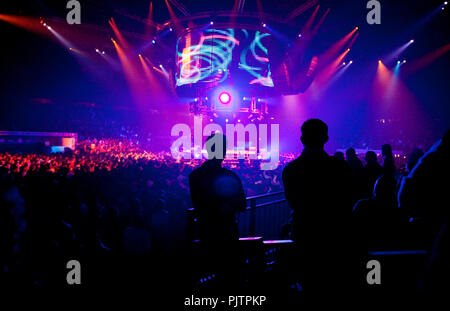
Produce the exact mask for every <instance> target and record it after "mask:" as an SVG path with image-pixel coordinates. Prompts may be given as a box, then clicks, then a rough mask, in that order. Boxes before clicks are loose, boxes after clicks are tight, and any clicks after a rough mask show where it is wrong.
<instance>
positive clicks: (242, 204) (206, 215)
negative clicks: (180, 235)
mask: <svg viewBox="0 0 450 311" xmlns="http://www.w3.org/2000/svg"><path fill="white" fill-rule="evenodd" d="M206 149H207V151H208V160H207V161H206V162H204V163H203V164H202V165H201V166H200V167H198V168H196V169H195V170H194V171H192V173H191V174H190V175H189V186H190V192H191V198H192V204H193V207H194V215H195V217H196V218H197V219H198V226H199V228H198V229H199V238H200V244H201V245H202V247H204V248H211V249H215V248H216V247H217V248H222V249H223V248H224V245H228V246H229V245H230V244H233V242H235V241H238V239H239V232H238V226H237V223H236V213H237V212H239V211H243V210H245V209H246V198H245V193H244V189H243V187H242V183H241V181H240V179H239V177H238V176H237V175H236V174H235V173H234V172H232V171H231V170H229V169H226V168H223V167H222V161H223V160H224V158H225V155H226V149H227V142H226V137H225V136H224V135H223V134H219V133H215V134H213V135H211V136H209V137H208V139H207V140H206Z"/></svg>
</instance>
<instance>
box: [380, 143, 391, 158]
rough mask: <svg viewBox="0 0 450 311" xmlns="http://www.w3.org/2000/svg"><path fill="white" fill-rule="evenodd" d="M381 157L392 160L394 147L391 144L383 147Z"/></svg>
mask: <svg viewBox="0 0 450 311" xmlns="http://www.w3.org/2000/svg"><path fill="white" fill-rule="evenodd" d="M381 155H382V156H383V157H385V158H392V147H391V145H389V144H384V145H382V146H381Z"/></svg>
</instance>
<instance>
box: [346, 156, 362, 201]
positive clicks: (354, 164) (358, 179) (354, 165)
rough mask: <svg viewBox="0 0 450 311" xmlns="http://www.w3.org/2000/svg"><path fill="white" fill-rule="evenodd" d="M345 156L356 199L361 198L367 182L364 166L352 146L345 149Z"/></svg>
mask: <svg viewBox="0 0 450 311" xmlns="http://www.w3.org/2000/svg"><path fill="white" fill-rule="evenodd" d="M345 157H346V161H347V164H348V165H349V166H350V169H351V170H352V178H353V184H354V185H355V192H356V196H357V198H356V199H362V198H364V197H365V194H366V193H365V190H366V189H365V187H364V186H365V184H366V183H367V180H366V176H365V174H364V173H365V171H364V166H363V164H362V162H361V160H360V159H359V158H358V156H357V155H356V151H355V149H353V148H348V149H347V150H346V151H345Z"/></svg>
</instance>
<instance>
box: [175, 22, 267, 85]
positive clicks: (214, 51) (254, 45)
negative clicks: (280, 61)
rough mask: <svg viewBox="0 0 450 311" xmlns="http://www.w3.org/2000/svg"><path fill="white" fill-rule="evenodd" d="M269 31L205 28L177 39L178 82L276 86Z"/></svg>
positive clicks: (185, 83)
mask: <svg viewBox="0 0 450 311" xmlns="http://www.w3.org/2000/svg"><path fill="white" fill-rule="evenodd" d="M269 37H270V34H268V33H263V32H260V31H254V30H246V29H231V28H228V29H211V28H208V29H203V30H198V31H193V32H190V33H187V34H185V35H183V36H182V37H180V38H179V39H178V42H177V66H176V67H177V73H176V85H177V87H179V86H182V85H192V84H197V83H198V84H208V83H212V84H220V83H222V82H225V81H227V80H231V81H232V83H233V84H238V85H240V86H244V85H247V86H249V85H260V86H266V87H273V86H274V84H273V81H272V78H271V72H270V62H269V56H268V54H269V51H268V46H270V43H269V41H270V39H269Z"/></svg>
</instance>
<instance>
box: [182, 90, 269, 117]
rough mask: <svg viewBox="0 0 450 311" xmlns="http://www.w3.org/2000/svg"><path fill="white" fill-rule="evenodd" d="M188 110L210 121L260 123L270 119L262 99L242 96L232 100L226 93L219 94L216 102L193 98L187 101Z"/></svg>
mask: <svg viewBox="0 0 450 311" xmlns="http://www.w3.org/2000/svg"><path fill="white" fill-rule="evenodd" d="M189 108H190V109H189V110H190V112H191V113H193V114H194V115H203V116H206V117H208V118H211V119H217V118H220V117H227V118H229V119H230V120H234V119H236V120H234V121H236V122H238V120H239V121H241V120H247V122H260V121H263V120H265V119H267V118H270V115H269V109H268V101H267V99H264V98H258V97H250V96H244V97H241V98H233V96H232V95H231V94H230V93H228V92H220V93H219V95H218V98H217V99H216V100H214V99H213V100H211V99H210V98H209V97H208V96H201V97H196V98H193V99H191V100H190V101H189Z"/></svg>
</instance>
